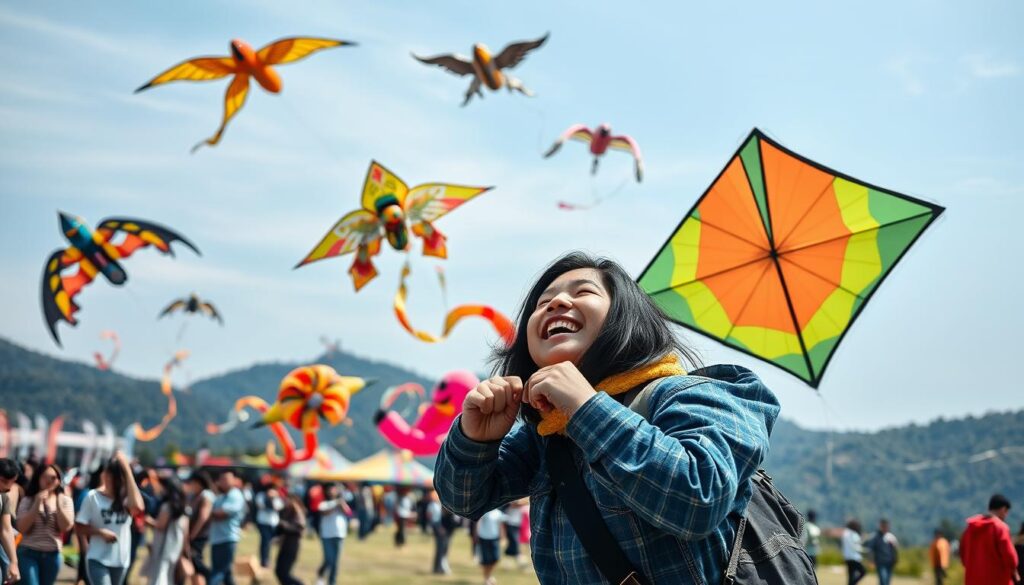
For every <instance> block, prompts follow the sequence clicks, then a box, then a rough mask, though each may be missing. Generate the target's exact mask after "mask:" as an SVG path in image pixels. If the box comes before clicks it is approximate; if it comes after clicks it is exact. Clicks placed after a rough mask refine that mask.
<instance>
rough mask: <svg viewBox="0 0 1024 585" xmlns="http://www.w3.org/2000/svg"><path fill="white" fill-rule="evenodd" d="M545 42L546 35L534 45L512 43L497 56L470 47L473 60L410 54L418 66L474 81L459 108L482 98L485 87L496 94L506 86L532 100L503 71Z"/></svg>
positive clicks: (481, 46) (483, 48)
mask: <svg viewBox="0 0 1024 585" xmlns="http://www.w3.org/2000/svg"><path fill="white" fill-rule="evenodd" d="M546 40H548V35H547V34H545V35H544V36H542V37H541V38H539V39H536V40H533V41H522V42H518V43H512V44H510V45H508V46H507V47H505V48H504V49H502V50H501V52H500V53H498V54H497V55H491V51H490V49H488V48H487V45H484V44H480V43H477V44H475V45H473V58H472V59H469V58H467V57H463V56H462V55H458V54H452V53H449V54H445V55H437V56H435V57H420V56H418V55H416V54H415V53H413V55H412V56H413V58H414V59H416V60H417V61H419V62H420V63H425V64H427V65H437V66H438V67H441V68H443V69H445V70H447V71H448V72H449V73H453V74H455V75H458V76H460V77H463V76H466V75H470V76H472V78H473V81H471V82H470V84H469V89H468V90H466V97H465V99H463V100H462V105H463V106H465V105H466V104H468V103H469V100H471V99H473V96H474V95H478V96H480V97H481V98H483V97H484V92H483V91H481V87H483V86H485V85H486V86H487V88H488V89H490V90H499V89H501V88H502V86H505V87H507V88H508V90H509V91H518V92H519V93H521V94H523V95H525V96H527V97H532V96H533V92H532V91H530V90H528V89H526V88H525V87H523V82H522V81H520V80H518V79H516V78H515V77H512V76H511V75H509V74H508V73H507V72H505V71H504V70H506V69H511V68H513V67H515V66H516V65H518V64H519V63H521V62H522V60H523V59H525V58H526V55H527V54H528V53H529V52H530V51H533V50H534V49H537V48H540V46H541V45H543V44H544V41H546Z"/></svg>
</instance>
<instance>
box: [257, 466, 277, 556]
mask: <svg viewBox="0 0 1024 585" xmlns="http://www.w3.org/2000/svg"><path fill="white" fill-rule="evenodd" d="M254 501H255V504H256V528H257V529H258V530H259V532H260V566H261V567H270V542H271V541H272V540H273V539H274V531H275V530H277V523H278V521H279V520H280V516H279V512H280V511H281V509H283V508H284V500H282V499H281V496H280V494H279V493H278V491H277V488H275V487H274V486H272V485H271V486H269V487H267V489H265V490H262V491H260V492H259V493H258V494H256V496H255V498H254Z"/></svg>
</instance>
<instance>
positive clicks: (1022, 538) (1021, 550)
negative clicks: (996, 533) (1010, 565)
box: [1013, 524, 1024, 583]
mask: <svg viewBox="0 0 1024 585" xmlns="http://www.w3.org/2000/svg"><path fill="white" fill-rule="evenodd" d="M1013 549H1014V550H1015V551H1017V583H1024V524H1021V525H1020V532H1018V533H1017V536H1016V537H1015V538H1014V539H1013Z"/></svg>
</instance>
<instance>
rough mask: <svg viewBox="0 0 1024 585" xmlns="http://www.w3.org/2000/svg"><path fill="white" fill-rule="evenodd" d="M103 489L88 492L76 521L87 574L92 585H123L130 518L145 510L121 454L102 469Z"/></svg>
mask: <svg viewBox="0 0 1024 585" xmlns="http://www.w3.org/2000/svg"><path fill="white" fill-rule="evenodd" d="M102 474H103V475H102V478H103V485H102V486H101V487H100V488H99V489H94V490H89V492H88V493H87V494H86V495H85V499H84V500H83V501H82V507H81V509H79V510H78V516H77V517H76V518H75V530H76V531H77V532H78V533H79V534H81V535H82V538H83V539H88V541H89V547H88V551H87V552H86V555H85V558H86V560H87V563H86V565H85V567H86V574H87V575H88V576H89V582H90V583H91V584H92V585H122V583H123V582H124V578H125V575H126V574H127V572H128V565H129V564H130V563H131V541H132V534H131V527H132V515H133V514H140V513H142V512H143V510H144V504H143V500H142V493H141V492H140V491H139V486H138V485H137V484H136V483H135V475H134V474H133V473H132V469H131V467H129V465H128V459H127V458H126V457H125V456H124V454H123V453H118V454H117V455H115V456H114V458H113V459H111V460H110V462H109V463H108V464H107V465H106V467H104V468H103V471H102Z"/></svg>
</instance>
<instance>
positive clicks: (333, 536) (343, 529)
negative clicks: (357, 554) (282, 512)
mask: <svg viewBox="0 0 1024 585" xmlns="http://www.w3.org/2000/svg"><path fill="white" fill-rule="evenodd" d="M317 512H319V513H320V544H322V545H323V547H324V562H323V563H322V564H321V565H320V569H319V570H318V571H317V572H316V576H317V580H316V583H317V585H334V582H335V580H336V579H337V577H338V563H339V561H340V560H341V545H342V543H343V542H344V540H345V537H346V536H348V516H349V515H351V514H352V509H351V508H349V507H348V504H346V503H345V496H344V494H342V493H341V492H340V490H338V486H337V484H333V483H329V484H327V485H325V486H324V499H323V501H322V502H320V505H319V506H317ZM325 575H326V577H327V579H326V581H325V580H324V576H325Z"/></svg>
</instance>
